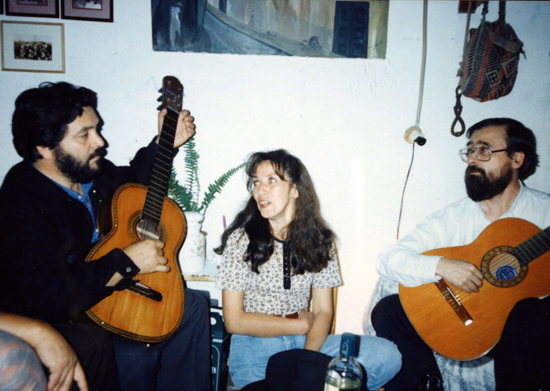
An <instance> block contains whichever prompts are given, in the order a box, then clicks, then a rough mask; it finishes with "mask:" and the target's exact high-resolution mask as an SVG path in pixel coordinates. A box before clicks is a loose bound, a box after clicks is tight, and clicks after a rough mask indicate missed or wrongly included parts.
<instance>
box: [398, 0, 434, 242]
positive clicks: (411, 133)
mask: <svg viewBox="0 0 550 391" xmlns="http://www.w3.org/2000/svg"><path fill="white" fill-rule="evenodd" d="M427 37H428V0H424V11H423V21H422V66H421V70H420V88H419V91H418V105H417V109H416V125H415V126H413V127H411V128H409V129H407V132H405V139H406V140H407V141H409V142H411V143H412V156H411V163H410V165H409V170H408V172H407V176H406V178H405V184H404V186H403V192H402V194H401V205H400V207H399V219H398V221H397V240H399V228H400V226H401V217H402V215H403V203H404V200H405V190H406V189H407V182H408V181H409V176H410V173H411V169H412V165H413V162H414V145H415V144H417V143H418V144H419V145H424V144H425V143H426V138H425V137H423V136H424V135H423V134H422V131H421V130H420V127H419V126H418V125H419V124H420V114H421V113H422V99H423V97H424V76H425V73H426V52H427V50H426V46H427V45H426V43H427V41H428V39H427ZM415 137H416V138H415Z"/></svg>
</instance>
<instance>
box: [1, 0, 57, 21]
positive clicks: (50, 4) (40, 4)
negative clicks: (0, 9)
mask: <svg viewBox="0 0 550 391" xmlns="http://www.w3.org/2000/svg"><path fill="white" fill-rule="evenodd" d="M6 15H10V16H36V17H40V18H59V0H6Z"/></svg>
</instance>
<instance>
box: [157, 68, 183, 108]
mask: <svg viewBox="0 0 550 391" xmlns="http://www.w3.org/2000/svg"><path fill="white" fill-rule="evenodd" d="M159 92H161V93H162V95H161V97H160V98H159V101H160V102H162V103H161V105H160V106H159V108H158V109H159V110H162V109H164V108H167V109H169V110H172V111H175V112H176V113H179V112H180V111H181V109H182V107H183V86H182V85H181V83H180V81H179V80H178V79H177V78H176V77H174V76H165V77H164V78H163V79H162V89H161V90H160V91H159Z"/></svg>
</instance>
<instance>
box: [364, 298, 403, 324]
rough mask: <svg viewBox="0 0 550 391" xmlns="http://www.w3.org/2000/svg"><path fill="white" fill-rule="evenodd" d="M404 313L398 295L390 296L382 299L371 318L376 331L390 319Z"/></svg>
mask: <svg viewBox="0 0 550 391" xmlns="http://www.w3.org/2000/svg"><path fill="white" fill-rule="evenodd" d="M400 311H402V307H401V302H400V301H399V296H398V295H390V296H387V297H384V298H383V299H381V300H380V301H379V302H378V303H377V304H376V305H375V306H374V308H373V310H372V314H371V318H372V325H373V327H374V329H375V330H377V329H378V328H380V327H381V326H383V325H385V324H386V322H387V321H388V319H390V318H394V317H395V315H396V314H397V313H398V312H400Z"/></svg>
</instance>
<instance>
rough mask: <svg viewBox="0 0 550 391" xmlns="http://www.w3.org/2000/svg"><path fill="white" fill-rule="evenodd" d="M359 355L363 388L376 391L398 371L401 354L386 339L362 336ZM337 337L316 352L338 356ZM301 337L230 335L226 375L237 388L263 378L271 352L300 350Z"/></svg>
mask: <svg viewBox="0 0 550 391" xmlns="http://www.w3.org/2000/svg"><path fill="white" fill-rule="evenodd" d="M360 338H361V345H360V348H359V355H358V357H356V360H357V362H359V363H360V364H361V365H362V366H363V367H364V368H365V371H366V373H367V388H368V389H369V390H377V389H379V388H380V387H382V386H383V385H384V384H386V383H387V382H388V381H390V380H391V379H392V378H393V377H394V376H395V374H396V373H397V372H399V369H401V353H399V350H397V346H396V345H395V344H394V343H393V342H390V341H388V340H386V339H383V338H377V337H371V336H366V335H362V336H360ZM341 339H342V336H341V335H332V334H331V335H329V336H328V337H327V339H326V340H325V343H324V344H323V346H322V347H321V350H320V352H321V353H324V354H326V355H329V356H332V357H336V356H337V355H338V354H339V353H340V340H341ZM305 343H306V336H305V335H290V336H281V337H272V338H261V337H251V336H248V335H240V334H233V335H232V336H231V347H230V349H229V372H230V373H231V380H232V381H233V384H234V385H235V386H237V387H244V386H245V385H247V384H250V383H252V382H255V381H258V380H262V379H264V378H265V369H266V367H267V361H268V360H269V358H270V357H271V356H272V355H274V354H275V353H279V352H282V351H285V350H290V349H303V348H304V346H305Z"/></svg>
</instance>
